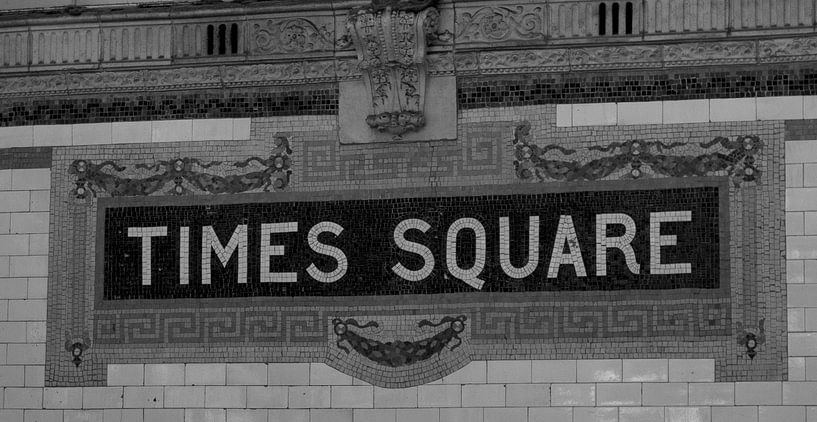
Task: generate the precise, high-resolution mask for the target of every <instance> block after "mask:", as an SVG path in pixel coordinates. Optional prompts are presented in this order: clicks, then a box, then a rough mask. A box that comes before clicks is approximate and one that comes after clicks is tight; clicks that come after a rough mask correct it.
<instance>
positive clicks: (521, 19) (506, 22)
mask: <svg viewBox="0 0 817 422" xmlns="http://www.w3.org/2000/svg"><path fill="white" fill-rule="evenodd" d="M544 28H545V26H544V8H543V7H542V6H528V5H525V6H522V5H519V6H491V7H482V8H478V9H476V10H472V11H466V12H459V13H458V18H457V22H456V40H457V43H493V42H502V41H537V40H539V41H544V39H545V30H544Z"/></svg>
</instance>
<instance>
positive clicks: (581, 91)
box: [457, 65, 817, 109]
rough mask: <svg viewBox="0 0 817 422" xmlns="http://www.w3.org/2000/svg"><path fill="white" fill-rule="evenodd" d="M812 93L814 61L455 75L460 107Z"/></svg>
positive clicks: (816, 90) (816, 72)
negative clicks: (807, 62)
mask: <svg viewBox="0 0 817 422" xmlns="http://www.w3.org/2000/svg"><path fill="white" fill-rule="evenodd" d="M815 94H817V67H815V66H814V65H811V66H808V65H791V66H783V65H775V66H773V67H772V66H722V67H702V68H693V69H684V70H679V71H674V72H671V71H666V70H661V71H649V70H639V71H630V72H622V71H616V72H601V71H599V72H568V73H540V74H527V75H508V76H494V77H485V76H472V77H459V78H457V105H458V106H459V107H460V108H463V109H471V108H481V107H511V106H523V105H536V104H554V103H555V104H571V103H605V102H627V101H667V100H691V99H707V98H743V97H774V96H783V95H815Z"/></svg>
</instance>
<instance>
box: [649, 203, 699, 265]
mask: <svg viewBox="0 0 817 422" xmlns="http://www.w3.org/2000/svg"><path fill="white" fill-rule="evenodd" d="M686 221H692V211H668V212H651V213H650V274H690V273H692V264H690V263H688V262H687V263H676V264H662V263H661V247H662V246H675V245H676V244H677V243H678V238H677V237H676V236H675V235H674V234H664V235H662V234H661V223H664V222H686Z"/></svg>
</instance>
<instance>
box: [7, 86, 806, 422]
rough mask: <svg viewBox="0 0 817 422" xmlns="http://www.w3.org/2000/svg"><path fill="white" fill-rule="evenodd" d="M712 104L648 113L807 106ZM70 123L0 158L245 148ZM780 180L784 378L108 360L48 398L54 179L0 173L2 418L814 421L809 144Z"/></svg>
mask: <svg viewBox="0 0 817 422" xmlns="http://www.w3.org/2000/svg"><path fill="white" fill-rule="evenodd" d="M797 98H800V100H799V102H798V100H797ZM713 101H714V100H713ZM711 103H712V102H711V101H707V100H701V101H685V102H680V101H673V102H663V103H662V105H661V107H660V108H658V109H659V110H660V115H661V116H662V117H661V121H662V122H663V123H683V122H691V121H704V120H702V119H704V117H705V118H706V119H707V120H706V121H708V119H710V118H711V117H712V113H715V115H718V116H723V115H724V114H725V113H734V115H731V114H730V115H729V116H727V117H728V118H729V119H741V118H748V117H750V115H751V114H753V113H754V116H755V117H754V118H757V119H765V118H775V119H778V118H785V119H793V118H803V117H805V118H809V116H810V113H811V114H813V113H814V112H815V110H817V100H815V98H814V97H787V98H783V99H775V100H774V101H771V100H761V99H758V100H754V99H752V100H751V101H739V102H733V103H734V104H731V103H730V104H731V105H732V106H734V107H737V108H740V109H741V110H740V111H728V112H727V111H724V110H723V106H724V104H722V102H715V104H716V105H717V107H718V110H717V111H713V110H711V109H710V107H711ZM752 104H754V105H752ZM798 104H802V106H799V105H798ZM639 107H640V106H638V105H635V106H627V107H619V108H617V107H616V105H612V106H611V105H603V106H594V107H590V110H591V111H592V110H594V111H598V112H600V116H601V117H599V118H597V119H596V120H593V119H594V118H595V117H593V116H596V115H595V114H588V113H589V111H588V108H587V107H557V123H558V125H559V126H569V125H577V124H599V123H604V124H610V122H613V124H616V123H617V124H642V123H645V122H639V121H637V120H638V116H639V114H644V119H647V120H649V121H650V122H653V121H655V120H656V116H657V115H658V113H657V112H655V109H652V110H649V112H646V109H641V108H639ZM639 110H641V111H644V113H639V112H638V111H639ZM559 113H562V116H561V117H558V114H559ZM583 113H584V114H583ZM718 113H720V114H718ZM797 116H801V117H797ZM727 117H718V118H727ZM811 117H817V116H811ZM671 119H674V120H671ZM148 123H150V122H148ZM78 126H83V125H73V126H70V125H66V126H56V127H49V128H39V129H38V128H36V127H35V128H32V127H25V128H2V129H0V148H6V147H14V146H31V145H46V144H47V145H57V144H64V145H70V144H79V143H93V142H97V141H98V142H103V141H105V142H104V143H107V142H130V141H132V142H161V141H162V140H166V139H170V138H167V137H174V140H176V139H175V137H179V136H188V135H189V136H190V137H195V138H194V140H203V139H204V138H209V137H225V138H228V136H227V134H228V133H229V134H230V136H231V137H232V139H236V140H240V139H247V138H249V119H221V120H218V121H213V122H198V123H197V121H186V122H184V123H174V124H164V125H157V126H156V130H154V129H153V127H152V126H150V125H148V126H145V124H144V122H136V123H114V124H102V125H93V126H83V127H78ZM188 127H189V133H188ZM154 135H155V136H156V138H154V137H153V136H154ZM106 136H107V137H106ZM198 137H201V138H202V139H196V138H198ZM78 138H82V139H81V140H80V139H78ZM786 179H787V180H786V183H787V184H786V186H787V191H786V234H787V249H786V258H787V282H788V286H787V287H788V290H789V293H788V298H789V299H788V316H789V332H790V334H789V381H783V382H779V381H776V382H738V383H733V382H714V379H715V378H714V361H713V360H711V359H701V360H676V359H643V360H641V359H625V360H618V359H602V360H580V361H576V360H564V361H528V360H520V361H488V362H486V361H477V362H471V363H469V364H468V365H466V366H465V367H463V368H462V369H460V370H459V371H457V372H455V373H453V374H450V375H448V376H446V377H444V378H443V379H442V380H441V381H440V382H438V383H433V384H428V385H423V386H420V387H411V388H404V389H383V388H379V387H373V386H369V385H365V383H362V382H360V381H359V380H355V379H352V377H350V376H348V375H345V374H342V373H340V372H338V371H337V370H335V369H333V368H331V367H329V366H328V365H325V364H319V363H313V364H309V363H271V364H263V363H260V364H259V363H188V364H181V363H172V364H170V363H169V364H163V363H149V364H118V365H109V366H108V368H107V369H108V381H107V386H103V387H83V388H78V387H70V388H52V387H45V388H44V387H43V385H44V366H43V365H44V359H45V358H44V354H45V347H44V341H45V323H44V321H45V314H46V300H45V298H46V277H47V270H46V269H47V267H48V265H47V264H48V257H47V249H48V247H47V244H48V208H49V189H50V171H49V170H46V169H37V170H0V388H1V389H2V394H0V405H2V406H1V407H2V409H0V421H2V422H18V421H19V422H24V421H74V420H78V421H79V420H81V421H101V422H114V421H115V422H136V421H139V422H145V421H168V422H172V421H186V422H192V421H197V422H198V421H219V422H227V421H270V422H271V421H293V422H298V421H303V422H317V421H333V422H336V421H355V422H358V421H378V422H381V421H385V422H397V421H453V422H457V421H469V422H471V421H474V422H479V421H502V422H512V421H553V422H560V421H572V422H578V421H586V420H593V421H599V420H611V421H666V422H669V421H705V422H726V421H729V422H732V421H774V422H788V421H793V422H801V421H802V422H805V421H817V140H804V141H788V142H787V143H786Z"/></svg>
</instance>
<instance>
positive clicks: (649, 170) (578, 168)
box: [513, 121, 764, 186]
mask: <svg viewBox="0 0 817 422" xmlns="http://www.w3.org/2000/svg"><path fill="white" fill-rule="evenodd" d="M513 143H514V147H515V157H516V158H515V160H514V167H515V169H516V175H517V177H518V178H520V179H523V180H531V179H537V180H540V181H545V180H560V181H576V180H600V179H605V178H619V179H641V178H649V177H659V176H669V177H688V176H707V175H714V174H726V175H728V176H729V177H730V178H731V179H732V181H733V182H734V183H735V185H736V186H737V185H740V184H741V183H742V182H756V181H759V180H760V176H761V172H760V170H758V168H757V167H756V166H755V155H756V154H758V153H759V152H760V151H761V150H762V149H763V146H764V145H763V141H761V140H760V138H759V137H757V136H754V135H747V136H738V137H736V138H734V139H730V138H726V137H722V136H718V137H716V138H714V139H712V140H711V141H709V142H701V143H697V144H690V143H685V142H672V143H664V142H661V141H643V140H629V141H625V142H613V143H611V144H609V145H607V146H591V147H589V148H586V149H583V150H576V149H569V148H565V147H562V146H560V145H552V144H551V145H545V146H543V147H540V146H539V145H536V144H534V143H533V140H532V135H531V125H530V123H529V122H527V121H525V122H522V123H520V124H519V125H518V126H517V127H516V128H515V129H514V139H513ZM690 146H697V147H698V148H700V150H702V151H701V153H698V154H694V155H683V152H686V151H689V147H690ZM676 148H684V151H679V152H680V154H674V155H670V154H669V152H670V151H672V150H675V149H676ZM554 151H555V152H554ZM557 153H558V154H559V155H561V156H558V155H557ZM600 153H601V154H600ZM574 157H575V158H574Z"/></svg>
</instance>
